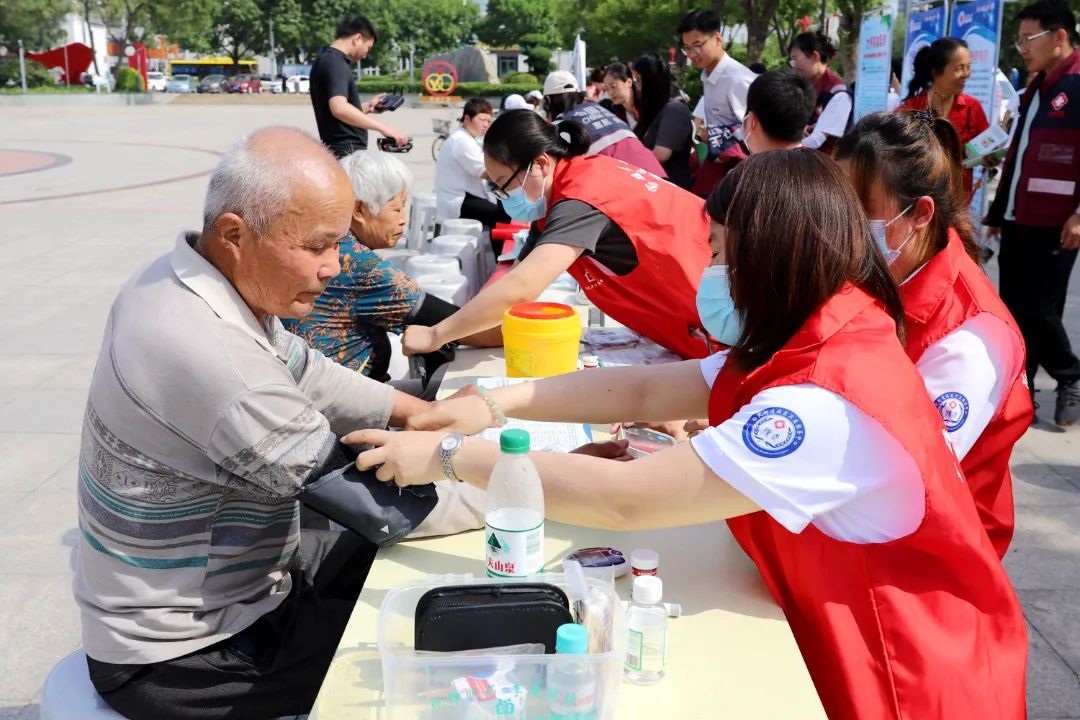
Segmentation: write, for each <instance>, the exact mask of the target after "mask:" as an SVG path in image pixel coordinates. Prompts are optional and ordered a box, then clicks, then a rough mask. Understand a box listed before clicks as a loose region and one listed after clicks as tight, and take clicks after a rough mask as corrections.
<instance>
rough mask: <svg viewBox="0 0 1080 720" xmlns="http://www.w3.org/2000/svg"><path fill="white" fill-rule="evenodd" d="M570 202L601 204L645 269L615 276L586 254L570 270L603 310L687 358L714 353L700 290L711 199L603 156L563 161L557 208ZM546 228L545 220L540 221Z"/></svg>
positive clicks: (555, 191)
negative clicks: (704, 326) (700, 309)
mask: <svg viewBox="0 0 1080 720" xmlns="http://www.w3.org/2000/svg"><path fill="white" fill-rule="evenodd" d="M563 199H571V200H580V201H581V202H584V203H588V204H589V205H591V206H593V207H594V208H596V209H597V210H599V211H600V212H602V213H603V214H604V215H606V216H607V217H608V218H610V219H611V221H612V222H614V223H615V224H616V225H618V226H619V227H620V228H621V229H622V231H623V232H624V233H626V236H627V237H628V238H630V242H632V243H633V244H634V249H635V250H636V251H637V258H638V264H637V267H636V268H634V269H633V270H632V271H630V272H629V273H628V274H626V275H622V276H619V275H615V274H614V273H612V272H611V271H610V270H608V269H607V268H606V267H604V266H603V265H601V264H600V263H598V262H596V261H595V260H593V259H592V258H591V257H587V256H585V255H582V256H581V257H579V258H578V259H577V260H576V261H575V262H574V264H573V265H571V266H570V268H569V272H570V274H571V275H573V276H574V279H575V280H577V281H578V284H579V285H581V288H582V290H584V291H585V294H586V295H587V296H588V297H589V300H591V301H592V302H593V304H594V305H596V307H598V308H600V309H601V310H603V311H604V312H605V313H606V314H608V315H610V316H611V317H613V318H615V319H616V320H618V321H619V322H620V323H622V324H623V325H625V326H626V327H628V328H630V329H631V330H634V331H635V332H637V333H640V334H641V335H644V336H645V337H647V338H649V339H650V340H652V341H653V342H655V343H657V344H659V345H663V346H664V347H665V348H667V349H668V350H671V351H672V352H675V353H678V354H679V355H682V356H683V357H688V358H702V357H705V356H706V355H708V354H709V353H710V352H711V350H710V348H709V346H708V344H707V343H706V337H705V333H704V331H703V330H702V329H701V321H700V320H698V312H697V288H698V284H699V283H700V282H701V274H702V273H703V272H704V271H705V267H706V266H707V265H708V264H709V262H710V260H711V259H712V252H711V251H710V249H709V218H708V216H706V214H705V203H704V201H703V200H702V199H701V198H699V197H697V196H695V195H692V194H690V193H688V192H687V191H685V190H683V189H682V188H679V187H677V186H675V185H672V184H671V183H669V182H667V181H666V180H661V179H660V178H658V177H656V176H655V175H652V174H650V173H648V172H646V171H645V170H641V169H640V168H637V167H634V166H633V165H629V164H627V163H625V162H622V161H620V160H614V159H612V158H609V157H606V156H603V155H591V156H589V157H576V158H572V159H570V160H562V161H560V162H559V164H558V165H557V166H556V168H555V179H554V181H553V185H552V190H551V205H552V206H554V205H555V203H557V202H559V201H560V200H563ZM539 226H540V229H541V231H542V230H543V229H544V222H543V221H540V223H539Z"/></svg>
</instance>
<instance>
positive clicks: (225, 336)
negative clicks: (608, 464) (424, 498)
mask: <svg viewBox="0 0 1080 720" xmlns="http://www.w3.org/2000/svg"><path fill="white" fill-rule="evenodd" d="M352 208H353V194H352V188H351V187H350V185H349V181H348V179H347V178H346V176H345V173H344V172H343V171H342V170H341V168H340V167H339V166H338V164H337V163H336V162H335V161H334V159H333V157H331V155H330V154H329V153H328V152H327V151H326V150H325V149H324V148H323V147H322V146H321V145H319V144H318V143H317V142H315V141H314V140H313V139H311V138H310V137H308V136H307V135H305V134H303V133H301V132H299V131H296V130H290V129H284V128H269V129H265V130H262V131H259V132H256V133H254V134H253V135H252V136H250V137H249V138H245V139H244V140H242V141H240V142H239V143H238V144H236V145H235V146H234V147H233V148H232V149H231V150H229V151H228V153H227V154H226V155H225V156H224V157H223V158H222V160H221V162H220V164H219V165H218V167H217V169H216V170H215V171H214V173H213V176H212V178H211V180H210V187H209V191H208V193H207V197H206V205H205V211H204V218H203V228H202V232H201V233H185V234H183V235H181V236H180V238H179V239H178V241H177V244H176V248H175V249H174V250H173V251H172V252H170V253H168V254H166V255H164V256H163V257H161V258H159V259H158V260H156V261H155V262H153V263H151V264H150V265H149V266H148V267H147V268H145V269H143V270H141V271H139V272H138V273H137V274H136V275H135V276H134V277H133V278H132V279H131V280H130V281H129V282H128V283H127V285H125V286H124V288H123V289H122V290H121V291H120V293H119V295H118V296H117V298H116V301H115V303H114V305H113V307H112V311H111V313H110V315H109V321H108V325H107V327H106V329H105V337H104V340H103V342H102V346H101V353H100V356H99V358H98V363H97V368H96V370H95V372H94V378H93V382H92V385H91V388H90V398H89V402H88V404H87V408H86V417H85V421H84V425H83V434H82V451H81V454H80V463H79V472H80V483H79V525H80V529H81V543H82V544H81V547H80V553H79V567H78V572H77V577H76V581H75V594H76V598H77V600H78V603H79V606H80V609H81V612H82V624H83V641H84V645H85V648H86V653H87V656H88V657H89V666H90V675H91V678H92V680H93V682H94V685H95V687H96V688H97V689H98V691H99V692H100V693H101V695H102V696H103V697H104V698H105V700H106V701H107V702H108V703H109V704H110V705H112V706H113V707H114V708H116V709H117V710H118V711H120V712H121V713H123V714H124V715H125V716H127V717H130V718H153V719H154V720H165V719H166V718H224V717H237V718H239V717H243V718H262V717H277V716H280V715H289V714H296V713H303V712H307V711H308V709H309V708H310V707H311V705H312V703H313V701H314V698H315V695H316V694H317V692H318V688H319V686H320V684H321V682H322V679H323V676H324V674H325V671H326V668H327V667H328V665H329V662H330V660H331V658H332V657H333V654H334V651H335V649H336V647H337V643H338V640H339V638H340V635H341V632H342V631H343V630H344V627H345V624H346V622H347V621H348V618H349V615H350V613H351V610H352V607H353V604H354V603H355V600H356V598H357V595H358V593H359V591H360V589H361V588H362V586H363V583H364V580H365V578H366V576H367V572H368V568H369V567H370V565H371V562H372V560H373V558H374V555H375V547H376V545H375V544H373V543H372V542H371V541H369V540H368V539H364V538H363V537H361V536H360V535H358V534H354V533H333V532H329V531H324V532H309V531H308V530H304V532H303V533H301V531H300V523H299V507H300V503H299V502H298V500H297V498H298V497H299V498H300V499H301V500H305V501H306V496H305V493H306V492H308V490H309V488H310V487H312V486H313V485H309V483H310V481H312V480H315V479H318V478H320V477H322V476H324V475H326V474H327V473H328V471H330V470H333V469H334V468H341V467H342V466H348V465H349V459H348V458H347V457H345V456H344V455H343V454H342V452H341V450H340V449H339V445H338V441H337V438H338V436H339V435H343V434H345V433H347V432H349V431H351V430H354V429H359V428H371V427H384V426H385V425H387V423H391V424H401V423H402V422H403V421H404V419H405V418H407V417H408V415H410V414H411V413H412V412H414V411H416V410H418V409H420V408H421V407H426V403H423V401H421V400H419V399H417V398H413V397H410V396H408V395H404V394H402V393H400V392H397V391H395V390H394V389H392V388H391V387H389V386H388V385H384V384H382V383H380V382H377V381H374V380H370V379H368V378H366V377H364V376H363V375H361V374H358V373H353V372H351V371H350V370H348V369H346V368H344V367H341V366H340V365H337V364H335V363H334V362H332V361H330V360H328V359H327V358H325V357H324V356H323V355H321V354H320V353H318V352H315V351H314V350H312V349H310V348H309V347H308V346H307V345H306V344H305V343H304V342H303V341H302V340H301V339H299V338H298V337H296V336H295V335H293V334H291V333H289V332H287V331H286V330H285V329H284V328H283V327H282V325H281V322H280V321H279V320H278V318H279V317H294V318H295V317H302V316H303V315H305V314H306V313H307V312H309V311H310V310H311V308H312V304H313V303H314V301H315V298H316V297H318V295H319V294H320V293H321V292H322V290H323V288H324V287H325V286H326V284H327V282H329V280H330V279H331V278H333V277H334V276H335V275H337V274H338V272H339V271H340V267H339V264H338V246H339V243H340V242H341V240H342V238H343V237H344V236H345V235H346V233H347V232H348V230H349V221H350V217H351V214H352ZM317 485H319V486H320V487H326V485H325V483H324V482H320V483H318V484H317ZM394 494H395V495H396V494H397V493H396V491H394ZM327 502H329V505H328V504H327ZM391 502H398V501H397V500H393V501H391ZM348 504H349V503H348V502H345V503H341V502H338V506H339V507H340V508H341V509H342V510H346V511H349V510H352V508H348V507H345V506H346V505H348ZM432 504H434V500H432ZM452 504H453V503H451V505H452ZM328 506H329V507H335V506H334V501H333V499H331V500H329V501H327V500H326V498H323V499H322V504H321V505H316V507H319V509H320V510H324V511H325V509H326V507H328ZM427 510H428V511H429V510H430V506H429V507H428V508H427ZM326 514H328V515H331V516H332V513H330V512H327V513H326ZM466 514H467V513H466ZM334 519H337V518H334ZM420 519H422V516H421V518H420ZM476 521H477V517H475V516H472V517H469V518H468V519H467V522H465V523H464V524H463V525H459V526H458V527H455V528H452V529H453V530H460V529H463V528H464V527H467V526H470V525H475V524H477V522H476ZM417 522H419V519H418V520H417ZM345 524H347V523H345ZM379 524H380V525H381V524H382V523H381V522H380V523H379ZM403 532H404V531H403ZM377 541H378V540H377Z"/></svg>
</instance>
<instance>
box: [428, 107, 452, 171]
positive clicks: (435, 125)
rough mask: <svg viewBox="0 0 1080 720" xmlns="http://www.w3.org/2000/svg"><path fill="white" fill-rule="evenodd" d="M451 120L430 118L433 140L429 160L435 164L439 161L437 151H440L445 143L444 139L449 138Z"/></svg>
mask: <svg viewBox="0 0 1080 720" xmlns="http://www.w3.org/2000/svg"><path fill="white" fill-rule="evenodd" d="M453 124H454V121H453V120H447V119H445V118H441V119H440V118H432V120H431V129H432V130H434V131H435V140H433V141H432V143H431V159H432V160H435V161H436V162H437V161H438V160H439V151H440V150H442V146H443V143H444V142H446V138H448V137H450V132H451V127H452V126H453Z"/></svg>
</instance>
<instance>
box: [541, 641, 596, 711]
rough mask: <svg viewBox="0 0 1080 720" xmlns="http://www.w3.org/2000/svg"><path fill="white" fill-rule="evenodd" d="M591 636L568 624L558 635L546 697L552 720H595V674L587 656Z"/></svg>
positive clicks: (549, 669)
mask: <svg viewBox="0 0 1080 720" xmlns="http://www.w3.org/2000/svg"><path fill="white" fill-rule="evenodd" d="M588 651H589V632H588V630H586V629H585V626H584V625H578V624H576V623H567V624H566V625H560V626H559V629H558V631H557V632H556V633H555V653H556V655H557V656H558V657H556V658H555V659H554V660H552V662H551V666H550V667H549V668H548V681H547V696H548V710H549V711H550V715H549V717H550V718H551V720H595V718H596V672H595V670H594V669H593V667H592V666H591V665H590V664H589V662H588V661H587V660H586V659H585V655H586V654H587V653H588Z"/></svg>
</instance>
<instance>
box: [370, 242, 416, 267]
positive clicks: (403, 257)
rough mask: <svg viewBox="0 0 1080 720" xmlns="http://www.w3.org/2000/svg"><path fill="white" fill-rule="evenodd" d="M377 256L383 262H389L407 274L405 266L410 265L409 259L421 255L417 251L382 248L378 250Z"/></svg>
mask: <svg viewBox="0 0 1080 720" xmlns="http://www.w3.org/2000/svg"><path fill="white" fill-rule="evenodd" d="M375 254H376V255H378V256H379V257H381V258H382V259H383V260H389V261H390V264H391V265H393V266H394V267H396V268H397V269H398V270H400V271H401V272H406V270H405V266H406V265H407V264H408V262H409V258H411V257H416V256H417V255H419V253H418V252H416V251H415V250H409V249H408V248H400V247H392V248H381V249H379V250H376V251H375Z"/></svg>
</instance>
